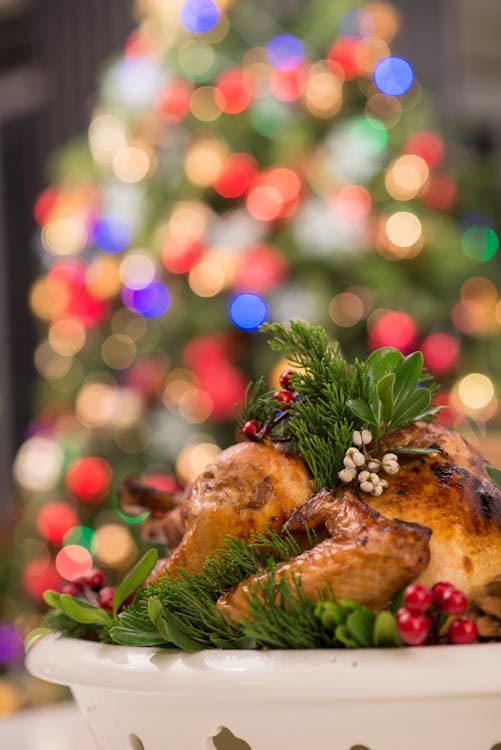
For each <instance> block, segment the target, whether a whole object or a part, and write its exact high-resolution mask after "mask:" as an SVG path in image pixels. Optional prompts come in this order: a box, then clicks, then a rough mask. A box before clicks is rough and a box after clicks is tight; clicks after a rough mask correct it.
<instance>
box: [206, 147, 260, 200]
mask: <svg viewBox="0 0 501 750" xmlns="http://www.w3.org/2000/svg"><path fill="white" fill-rule="evenodd" d="M257 169H258V165H257V162H256V160H255V159H254V158H253V157H252V156H251V155H250V154H245V153H237V154H231V156H229V157H228V158H227V159H226V161H225V162H224V164H223V166H222V169H221V171H220V173H219V175H218V177H217V179H216V181H215V182H214V189H215V190H216V192H217V193H219V195H222V196H223V198H238V197H239V196H241V195H243V194H244V193H245V191H246V190H247V189H248V187H249V185H250V184H251V182H252V180H253V179H254V176H255V174H256V172H257Z"/></svg>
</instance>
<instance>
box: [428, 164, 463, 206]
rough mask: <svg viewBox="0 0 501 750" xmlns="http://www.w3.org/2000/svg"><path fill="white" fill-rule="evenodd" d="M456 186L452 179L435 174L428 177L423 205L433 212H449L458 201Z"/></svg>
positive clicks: (445, 175) (444, 175)
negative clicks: (433, 210)
mask: <svg viewBox="0 0 501 750" xmlns="http://www.w3.org/2000/svg"><path fill="white" fill-rule="evenodd" d="M458 194H459V190H458V186H457V183H456V181H455V180H453V179H452V177H449V175H447V174H441V173H439V172H435V173H434V174H431V175H430V179H429V181H428V186H427V188H426V192H425V193H424V195H423V203H425V204H426V205H427V206H430V208H433V209H435V211H450V210H451V209H452V208H454V206H455V205H456V203H457V200H458Z"/></svg>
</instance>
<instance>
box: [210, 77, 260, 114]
mask: <svg viewBox="0 0 501 750" xmlns="http://www.w3.org/2000/svg"><path fill="white" fill-rule="evenodd" d="M214 96H215V100H216V103H217V105H218V107H219V108H220V109H221V110H222V111H223V112H226V113H227V114H230V115H237V114H239V113H240V112H243V111H244V109H247V107H248V106H249V104H250V103H251V101H252V89H251V88H250V86H249V84H248V78H246V77H245V76H244V75H243V74H242V71H240V70H228V71H226V72H225V73H224V74H223V75H222V76H221V77H220V78H219V79H218V81H217V83H216V92H215V95H214Z"/></svg>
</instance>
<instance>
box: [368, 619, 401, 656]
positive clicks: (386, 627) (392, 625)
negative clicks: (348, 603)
mask: <svg viewBox="0 0 501 750" xmlns="http://www.w3.org/2000/svg"><path fill="white" fill-rule="evenodd" d="M374 645H375V646H379V647H382V648H385V647H392V646H401V645H402V641H401V640H400V636H399V635H398V628H397V621H396V619H395V615H394V614H392V613H391V612H379V613H378V614H377V615H376V620H375V623H374Z"/></svg>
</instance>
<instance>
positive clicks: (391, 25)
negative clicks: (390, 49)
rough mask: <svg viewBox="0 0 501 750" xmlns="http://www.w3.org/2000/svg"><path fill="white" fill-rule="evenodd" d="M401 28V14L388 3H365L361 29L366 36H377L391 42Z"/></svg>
mask: <svg viewBox="0 0 501 750" xmlns="http://www.w3.org/2000/svg"><path fill="white" fill-rule="evenodd" d="M398 28H399V16H398V13H397V11H396V10H395V8H393V7H392V6H391V5H389V4H388V3H381V2H375V3H367V4H366V5H364V8H363V13H362V18H361V23H360V31H361V32H362V34H364V35H366V36H376V37H380V38H381V39H384V40H385V41H386V42H391V41H392V40H393V39H394V38H395V36H396V34H397V32H398Z"/></svg>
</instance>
